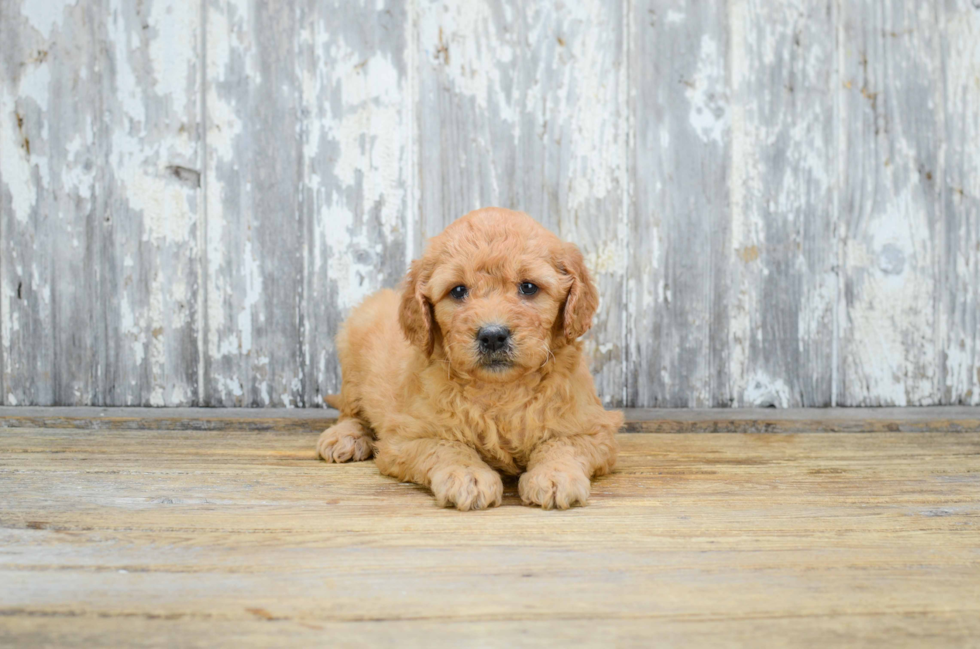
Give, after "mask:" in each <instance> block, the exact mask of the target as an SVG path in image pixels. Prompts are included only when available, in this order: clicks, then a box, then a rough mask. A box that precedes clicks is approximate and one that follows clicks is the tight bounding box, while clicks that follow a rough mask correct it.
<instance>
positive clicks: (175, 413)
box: [0, 406, 980, 433]
mask: <svg viewBox="0 0 980 649" xmlns="http://www.w3.org/2000/svg"><path fill="white" fill-rule="evenodd" d="M624 415H625V420H626V421H625V424H624V425H623V428H622V432H624V433H809V432H825V433H864V432H875V433H884V432H891V433H898V432H908V433H923V432H936V433H952V432H980V411H978V410H977V409H976V408H972V407H962V406H933V407H927V408H839V409H838V408H833V409H820V408H789V409H780V410H777V409H773V408H738V409H690V408H632V409H627V410H625V411H624ZM336 418H337V411H336V410H331V409H326V410H321V409H305V410H301V409H295V408H261V409H258V408H257V409H242V408H87V407H82V408H36V407H26V408H25V407H10V406H4V407H0V428H66V429H72V428H77V429H84V430H196V431H250V430H256V431H268V430H283V431H303V432H310V433H318V432H320V431H322V430H324V429H325V428H326V427H327V426H330V425H331V424H333V423H334V422H335V421H336Z"/></svg>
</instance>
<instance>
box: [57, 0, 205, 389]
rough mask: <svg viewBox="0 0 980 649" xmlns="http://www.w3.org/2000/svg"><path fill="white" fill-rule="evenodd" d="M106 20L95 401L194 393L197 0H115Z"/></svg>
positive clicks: (199, 206) (199, 205) (199, 204)
mask: <svg viewBox="0 0 980 649" xmlns="http://www.w3.org/2000/svg"><path fill="white" fill-rule="evenodd" d="M106 20H107V33H106V38H107V44H108V52H107V60H106V70H107V79H106V88H107V90H106V92H105V93H104V95H103V101H104V105H103V115H104V116H105V122H106V123H105V124H104V126H103V127H102V128H103V131H102V134H103V137H104V138H106V142H105V147H106V153H107V156H108V159H107V160H106V161H105V165H106V179H105V182H106V195H107V210H108V211H107V213H106V216H105V223H104V228H103V229H104V233H105V234H104V236H105V244H104V257H103V258H102V259H101V260H99V262H98V264H99V265H100V266H101V268H102V270H103V274H102V275H101V278H100V281H101V282H102V284H103V288H104V295H105V305H104V307H103V308H104V311H103V316H102V317H104V318H105V322H104V324H103V325H102V326H103V327H104V329H105V337H106V341H107V347H106V351H105V363H106V365H105V369H104V372H105V376H104V381H105V390H104V393H103V395H102V399H101V401H100V403H104V404H108V405H146V406H151V405H152V406H187V405H192V404H199V403H201V400H200V398H199V395H198V361H199V358H198V332H199V326H198V325H199V315H200V314H199V313H198V298H197V291H198V289H199V286H198V284H199V273H200V271H201V269H202V268H201V263H202V260H201V258H200V251H199V249H198V242H197V231H198V227H199V220H200V219H202V218H203V200H204V195H203V192H202V191H201V173H202V166H201V165H202V164H203V160H204V156H203V147H202V146H201V141H200V140H201V135H202V131H201V129H202V124H201V122H202V120H201V114H200V109H201V102H200V98H201V88H202V72H203V65H202V63H203V57H202V43H203V41H202V34H201V24H200V22H201V3H200V1H199V0H154V1H153V2H152V3H132V2H127V1H125V0H112V1H111V2H110V3H109V7H108V14H107V19H106ZM66 284H67V282H66Z"/></svg>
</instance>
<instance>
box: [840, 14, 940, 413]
mask: <svg viewBox="0 0 980 649" xmlns="http://www.w3.org/2000/svg"><path fill="white" fill-rule="evenodd" d="M940 11H941V9H940V8H939V7H938V6H936V5H910V4H907V3H903V2H883V3H874V4H868V5H855V4H850V3H847V4H846V5H842V7H841V12H842V15H841V18H840V20H841V26H840V30H841V40H840V47H841V48H842V51H841V53H840V56H841V59H842V62H841V72H840V74H841V79H842V84H843V94H842V97H841V106H842V122H843V124H844V127H843V133H842V145H843V150H842V152H841V160H840V164H841V167H842V172H843V176H842V179H843V183H844V184H843V188H842V201H841V209H842V214H843V215H844V217H843V222H842V233H841V242H842V257H843V264H842V268H843V275H842V278H843V282H842V283H843V291H842V293H841V299H842V301H843V302H842V305H841V307H840V308H841V314H842V315H841V317H842V318H843V321H842V323H841V333H840V350H841V351H840V363H841V367H840V383H839V385H838V399H837V403H838V404H840V405H852V406H880V405H885V406H890V405H897V406H902V405H930V404H934V403H938V402H939V399H940V389H939V388H940V384H941V381H942V379H941V376H940V372H941V364H940V360H939V359H940V355H941V344H940V341H941V336H942V326H941V323H940V322H939V318H938V317H937V312H938V306H939V302H938V300H939V297H940V290H939V283H938V280H939V277H938V275H937V269H938V268H939V266H940V259H941V243H940V242H941V241H942V240H943V237H944V231H945V228H946V223H944V220H943V205H942V200H941V199H942V193H943V186H944V182H943V179H944V177H945V174H944V170H943V167H944V161H943V159H942V158H941V157H940V155H939V154H940V151H941V150H942V146H943V142H944V137H943V133H942V118H943V113H942V106H943V97H942V88H943V82H942V79H943V73H942V66H941V57H940V31H939V29H940V28H939V25H938V21H939V19H940V16H939V15H938V12H940Z"/></svg>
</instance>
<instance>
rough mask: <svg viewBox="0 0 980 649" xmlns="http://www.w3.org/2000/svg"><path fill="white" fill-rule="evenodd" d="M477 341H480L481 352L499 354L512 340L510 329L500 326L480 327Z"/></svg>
mask: <svg viewBox="0 0 980 649" xmlns="http://www.w3.org/2000/svg"><path fill="white" fill-rule="evenodd" d="M476 339H477V340H479V341H480V351H481V352H484V353H490V352H499V351H500V350H501V349H503V348H504V347H506V346H507V341H508V340H510V329H508V328H507V327H502V326H500V325H487V326H486V327H480V331H478V332H477V334H476Z"/></svg>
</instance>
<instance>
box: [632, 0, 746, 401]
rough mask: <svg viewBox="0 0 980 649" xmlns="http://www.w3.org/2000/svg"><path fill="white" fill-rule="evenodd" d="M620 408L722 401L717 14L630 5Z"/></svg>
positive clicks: (727, 137) (724, 181)
mask: <svg viewBox="0 0 980 649" xmlns="http://www.w3.org/2000/svg"><path fill="white" fill-rule="evenodd" d="M633 7H634V8H633V24H634V29H635V30H636V37H635V38H636V45H635V47H634V49H633V58H632V61H631V64H630V74H631V76H632V78H633V80H632V83H633V89H634V93H633V94H634V96H635V100H634V107H633V111H634V115H635V118H634V119H635V128H636V136H635V140H636V149H635V154H634V155H635V171H634V173H635V183H634V188H633V195H634V198H635V201H636V208H635V209H636V212H635V215H634V218H633V219H632V222H631V224H630V233H631V245H632V254H631V255H630V268H629V277H630V282H629V287H630V288H629V299H628V304H629V319H630V323H629V331H630V337H629V340H630V353H629V359H630V362H629V379H628V384H629V398H628V399H627V403H628V404H630V405H643V406H654V407H690V408H703V407H710V406H722V405H725V406H727V405H731V403H732V397H731V393H730V383H731V380H730V378H729V375H728V369H729V368H728V360H727V359H728V355H729V349H728V348H729V345H728V329H729V324H730V317H729V313H728V299H727V297H728V293H729V289H728V285H729V282H730V281H731V277H730V275H731V273H730V271H731V269H730V267H729V260H730V250H729V249H730V237H731V221H732V214H731V208H730V196H729V186H728V177H729V173H730V165H729V163H728V158H729V156H730V153H731V104H730V100H731V95H730V83H729V76H728V69H729V61H728V59H727V53H728V50H729V46H728V41H729V38H728V17H727V6H726V5H725V4H723V3H702V4H697V5H690V6H688V4H686V3H680V2H674V1H672V0H639V1H637V2H635V3H634V5H633Z"/></svg>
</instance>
